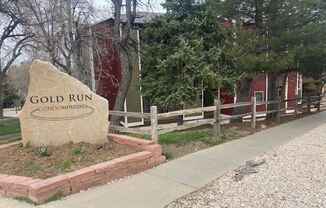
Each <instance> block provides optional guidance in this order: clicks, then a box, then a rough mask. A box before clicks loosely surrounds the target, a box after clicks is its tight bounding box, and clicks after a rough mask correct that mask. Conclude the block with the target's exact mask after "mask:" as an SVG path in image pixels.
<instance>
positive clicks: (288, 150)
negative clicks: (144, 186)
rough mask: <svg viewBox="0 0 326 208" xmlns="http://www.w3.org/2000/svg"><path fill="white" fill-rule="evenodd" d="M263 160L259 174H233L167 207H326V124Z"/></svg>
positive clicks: (270, 153)
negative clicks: (242, 175)
mask: <svg viewBox="0 0 326 208" xmlns="http://www.w3.org/2000/svg"><path fill="white" fill-rule="evenodd" d="M260 159H264V160H265V163H263V164H261V165H259V166H257V167H255V169H256V170H257V173H253V174H248V175H244V177H243V178H241V177H240V180H239V179H238V178H239V177H235V176H236V174H237V172H236V171H231V172H229V173H227V174H226V175H224V176H222V177H220V178H218V179H216V180H215V181H213V182H212V183H211V184H209V185H208V186H206V187H203V188H201V189H199V190H197V191H195V192H193V193H190V194H188V195H186V196H184V197H182V198H180V199H178V200H176V201H174V202H172V203H171V204H170V205H168V206H167V207H168V208H172V207H191V208H194V207H216V208H217V207H236V208H238V207H246V208H248V207H251V208H254V207H257V208H265V207H266V208H268V207H273V208H274V207H277V208H278V207H285V208H292V207H293V208H301V207H304V208H311V207H326V124H324V125H322V126H320V127H318V128H316V129H313V130H311V131H310V132H308V133H306V134H305V135H302V136H300V137H298V138H296V139H294V140H292V141H291V142H289V143H287V144H285V145H283V146H281V147H279V148H277V149H275V150H274V151H272V152H268V153H266V154H265V155H263V156H262V157H261V158H260Z"/></svg>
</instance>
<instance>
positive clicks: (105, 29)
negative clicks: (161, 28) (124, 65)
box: [93, 16, 302, 126]
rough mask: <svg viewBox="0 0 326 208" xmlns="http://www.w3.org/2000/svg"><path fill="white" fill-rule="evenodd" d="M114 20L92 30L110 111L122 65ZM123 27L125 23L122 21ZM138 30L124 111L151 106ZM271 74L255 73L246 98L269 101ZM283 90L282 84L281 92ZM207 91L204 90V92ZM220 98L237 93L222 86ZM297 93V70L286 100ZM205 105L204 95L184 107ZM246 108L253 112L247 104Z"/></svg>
mask: <svg viewBox="0 0 326 208" xmlns="http://www.w3.org/2000/svg"><path fill="white" fill-rule="evenodd" d="M152 17H153V16H150V17H148V16H146V18H145V19H140V20H138V22H136V27H137V28H141V26H142V24H143V23H144V22H145V21H147V20H149V19H151V18H152ZM113 24H114V20H113V19H107V20H104V21H101V22H99V23H96V24H95V25H93V31H94V33H95V34H96V41H95V44H97V47H94V50H93V53H94V55H93V56H94V70H95V79H96V85H97V93H98V94H99V95H101V96H103V97H105V98H107V99H108V101H109V105H110V110H112V109H113V104H114V102H115V98H116V95H117V91H118V87H119V82H120V80H121V64H120V61H119V58H118V55H117V53H116V51H115V50H114V47H113V42H112V38H110V37H112V28H113ZM122 27H123V24H122ZM139 31H140V30H139V29H137V30H135V33H134V39H135V40H137V44H138V52H135V54H134V55H133V57H134V58H133V61H132V62H133V66H134V71H133V80H132V83H131V86H130V89H129V92H128V94H127V98H126V101H125V108H124V110H125V111H128V112H147V111H148V110H149V107H150V106H149V105H148V103H147V102H146V100H144V98H143V97H142V95H141V93H140V92H141V89H140V73H141V60H140V53H139V51H140V44H139V42H140V37H139ZM267 83H268V76H267V75H264V74H262V75H259V76H256V77H255V78H254V79H253V81H252V83H251V86H250V90H249V93H248V97H247V101H250V100H251V97H252V96H254V95H255V96H256V98H257V101H267V98H268V84H267ZM281 91H282V89H281V86H280V92H281ZM203 94H204V93H203ZM220 95H221V100H222V102H223V103H235V102H236V101H237V96H230V95H228V94H227V93H226V91H225V90H224V89H223V88H222V89H221V93H220ZM296 95H299V96H301V95H302V77H301V76H300V74H298V73H296V72H291V73H289V74H288V77H287V80H286V85H285V99H293V98H295V96H296ZM293 105H294V103H293V102H289V103H287V106H286V107H293ZM202 106H204V96H201V97H199V98H198V100H197V101H196V102H195V104H194V105H185V106H184V108H195V107H202ZM266 107H267V106H266V105H260V106H258V107H257V111H258V112H259V111H265V110H266ZM246 111H250V108H249V107H248V108H247V109H246ZM222 113H223V114H229V115H231V114H232V113H233V109H225V110H223V111H222ZM198 118H204V114H196V115H188V116H184V120H190V119H198ZM122 124H123V125H125V126H137V125H143V124H144V120H143V119H129V118H124V119H123V121H122Z"/></svg>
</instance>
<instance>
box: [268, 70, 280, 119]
mask: <svg viewBox="0 0 326 208" xmlns="http://www.w3.org/2000/svg"><path fill="white" fill-rule="evenodd" d="M277 99H278V84H277V75H276V74H272V73H271V74H268V101H274V100H277ZM276 107H277V104H269V105H268V107H267V110H276ZM276 114H277V113H269V114H267V115H266V117H267V118H268V119H273V120H274V119H276Z"/></svg>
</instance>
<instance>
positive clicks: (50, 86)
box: [19, 60, 109, 146]
mask: <svg viewBox="0 0 326 208" xmlns="http://www.w3.org/2000/svg"><path fill="white" fill-rule="evenodd" d="M29 75H30V83H29V88H28V95H27V97H26V101H25V105H24V107H23V109H22V111H21V113H20V115H19V119H20V124H21V132H22V140H23V144H24V146H26V145H27V144H31V145H35V146H40V145H55V146H58V145H62V144H65V143H69V142H73V143H78V142H87V143H91V144H103V143H106V142H107V132H108V125H109V124H108V116H109V112H108V101H107V100H106V99H105V98H102V97H101V96H99V95H97V94H95V93H93V92H92V91H91V90H90V89H89V88H88V87H87V86H86V85H84V84H83V83H81V82H80V81H78V80H77V79H75V78H73V77H71V76H69V75H68V74H66V73H63V72H60V71H59V70H58V69H57V68H56V67H54V66H53V65H52V64H50V63H47V62H42V61H39V60H35V61H34V62H33V63H32V65H31V68H30V70H29Z"/></svg>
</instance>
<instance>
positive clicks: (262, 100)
mask: <svg viewBox="0 0 326 208" xmlns="http://www.w3.org/2000/svg"><path fill="white" fill-rule="evenodd" d="M256 93H261V95H262V96H261V101H258V100H257V97H256ZM254 95H255V97H256V100H257V102H264V100H265V96H264V91H254Z"/></svg>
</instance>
